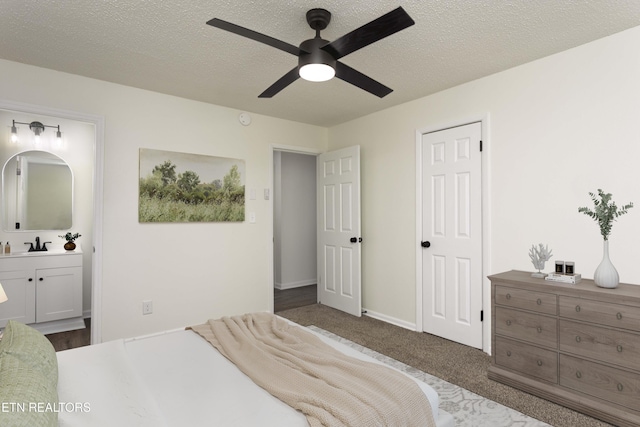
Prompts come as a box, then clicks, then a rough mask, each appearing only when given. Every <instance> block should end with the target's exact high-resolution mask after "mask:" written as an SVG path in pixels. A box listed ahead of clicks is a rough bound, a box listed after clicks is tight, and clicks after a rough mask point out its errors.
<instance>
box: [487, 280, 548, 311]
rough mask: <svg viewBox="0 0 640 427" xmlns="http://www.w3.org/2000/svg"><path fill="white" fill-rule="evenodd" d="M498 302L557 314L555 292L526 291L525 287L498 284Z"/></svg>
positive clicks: (496, 296)
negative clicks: (518, 287)
mask: <svg viewBox="0 0 640 427" xmlns="http://www.w3.org/2000/svg"><path fill="white" fill-rule="evenodd" d="M495 298H496V299H495V302H496V304H500V305H506V306H508V307H513V308H522V309H524V310H530V311H535V312H538V313H544V314H554V315H555V314H557V313H558V309H557V300H556V296H555V295H554V294H548V293H545V292H533V291H526V290H524V289H516V288H509V287H506V286H496V295H495Z"/></svg>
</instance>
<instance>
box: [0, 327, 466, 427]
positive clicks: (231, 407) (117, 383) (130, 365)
mask: <svg viewBox="0 0 640 427" xmlns="http://www.w3.org/2000/svg"><path fill="white" fill-rule="evenodd" d="M287 322H288V321H287ZM289 323H290V322H289ZM13 326H14V329H17V325H15V324H14V325H13ZM25 328H28V327H25ZM7 329H10V328H9V327H8V328H7ZM303 329H305V330H307V331H309V332H310V333H312V334H314V335H315V336H316V337H318V338H319V339H320V340H322V341H323V342H324V343H326V344H328V345H329V346H331V347H332V348H334V349H337V350H338V351H340V352H342V353H344V354H346V355H349V356H352V357H354V358H357V359H360V360H365V361H369V362H373V363H377V364H382V363H381V362H378V361H376V360H374V359H373V358H371V357H369V356H367V355H365V354H363V353H361V352H359V351H357V350H354V349H352V348H350V347H348V346H346V345H344V344H342V343H339V342H337V341H335V340H332V339H330V338H327V337H324V336H322V335H321V334H318V333H316V332H314V331H312V330H309V329H307V328H303ZM28 333H31V332H30V331H28ZM45 340H46V339H45ZM14 341H15V340H14ZM5 344H6V343H5V340H3V341H2V342H0V375H2V372H1V369H2V368H3V367H4V365H5V364H4V363H3V362H2V359H1V358H2V354H3V351H4V350H3V349H2V347H3V345H5ZM36 347H37V346H34V345H33V343H31V344H29V346H28V348H30V349H32V350H33V348H36ZM25 348H26V347H25ZM55 358H56V359H57V396H56V397H57V402H58V404H57V406H55V407H54V409H53V410H51V411H49V412H48V413H47V411H46V408H45V410H44V411H39V410H38V411H26V412H27V413H24V414H22V416H23V417H26V416H32V415H33V416H42V415H56V416H57V422H58V423H59V424H58V425H59V426H70V427H71V426H72V427H75V426H78V427H80V426H83V427H85V426H119V427H128V426H154V427H157V426H193V427H196V426H225V427H227V426H265V427H268V426H274V427H275V426H278V427H287V426H292V427H293V426H308V425H309V422H308V420H307V418H306V417H305V416H304V415H303V414H302V413H301V412H300V411H296V410H294V409H292V408H291V407H290V406H288V405H287V404H285V403H284V402H282V401H281V400H279V399H277V398H275V397H274V396H272V395H271V394H269V393H268V392H267V391H265V390H264V389H262V388H260V387H258V386H257V385H256V384H255V383H254V382H253V381H252V380H251V379H250V378H248V377H247V376H246V375H245V374H243V373H242V372H241V371H240V370H239V369H238V368H237V367H236V366H235V365H234V364H233V363H232V362H231V361H229V360H228V359H227V358H225V357H224V356H222V354H221V353H220V352H219V351H218V350H216V349H215V348H214V347H213V346H212V345H211V344H210V343H209V342H207V341H206V340H205V339H203V338H202V336H200V335H198V334H197V333H196V332H194V331H192V330H174V331H167V332H163V333H159V334H154V335H150V336H144V337H139V338H134V339H126V340H115V341H110V342H106V343H102V344H98V345H93V346H88V347H81V348H77V349H73V350H66V351H62V352H58V353H56V355H55ZM40 362H41V361H40ZM398 372H400V371H398ZM401 374H402V375H406V374H404V373H401ZM409 378H411V379H412V381H415V382H416V383H417V385H418V387H419V389H420V390H421V391H422V392H423V393H424V395H425V396H426V397H427V399H428V403H429V404H430V406H431V412H432V413H433V418H434V420H435V425H437V426H438V427H452V426H454V421H453V418H452V416H451V415H450V414H448V413H446V412H444V411H442V410H439V408H438V403H439V399H438V395H437V393H436V392H435V391H434V390H433V389H432V388H431V387H430V386H428V385H427V384H425V383H423V382H420V381H418V380H416V379H414V378H412V377H409ZM43 381H44V380H43ZM0 389H2V384H0ZM0 398H2V399H10V397H7V396H6V394H5V395H4V396H0ZM30 398H31V399H36V398H34V397H33V396H31V397H30ZM18 400H19V399H18ZM40 400H41V401H43V402H44V401H46V399H40ZM54 400H55V399H50V401H51V402H53V401H54ZM53 403H54V404H55V402H53ZM13 409H14V410H15V409H16V408H13ZM18 409H20V408H18ZM23 412H24V411H23ZM7 415H9V416H11V415H15V411H13V412H12V411H4V410H0V417H3V416H7ZM0 424H2V425H10V424H6V423H5V422H4V421H3V420H2V419H0ZM24 425H47V424H45V423H44V421H41V420H30V421H29V423H28V424H24ZM53 425H56V424H53Z"/></svg>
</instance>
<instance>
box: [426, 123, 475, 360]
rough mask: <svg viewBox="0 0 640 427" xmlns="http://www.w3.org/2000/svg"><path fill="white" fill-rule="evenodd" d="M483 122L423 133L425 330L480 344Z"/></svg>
mask: <svg viewBox="0 0 640 427" xmlns="http://www.w3.org/2000/svg"><path fill="white" fill-rule="evenodd" d="M481 134H482V125H481V123H479V122H478V123H472V124H469V125H465V126H458V127H454V128H449V129H445V130H441V131H438V132H433V133H427V134H424V135H422V169H423V178H422V179H423V182H422V191H423V197H422V203H423V207H422V220H423V225H422V233H423V241H422V247H423V256H422V271H423V273H422V280H423V285H422V286H423V292H422V295H423V313H424V314H423V330H424V331H425V332H428V333H430V334H433V335H438V336H441V337H444V338H447V339H450V340H452V341H456V342H459V343H461V344H465V345H468V346H471V347H476V348H482V323H481V322H482V321H481V311H482V177H481V167H482V161H481V155H480V154H481V153H480V149H481V148H480V138H481Z"/></svg>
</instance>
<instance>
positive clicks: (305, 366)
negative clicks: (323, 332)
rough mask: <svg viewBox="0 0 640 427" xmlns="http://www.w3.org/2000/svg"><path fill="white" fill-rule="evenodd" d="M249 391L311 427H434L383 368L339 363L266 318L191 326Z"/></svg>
mask: <svg viewBox="0 0 640 427" xmlns="http://www.w3.org/2000/svg"><path fill="white" fill-rule="evenodd" d="M191 329H193V330H194V331H195V332H197V333H198V334H200V335H201V336H202V337H203V338H205V339H206V340H207V341H209V342H210V343H211V344H212V345H213V346H214V347H215V348H217V349H218V350H219V351H220V353H222V354H223V355H224V356H225V357H226V358H227V359H229V360H231V361H232V362H233V363H235V364H236V366H237V367H238V368H239V369H240V370H241V371H242V372H244V373H245V374H246V375H247V376H249V377H250V378H251V379H252V380H253V381H254V382H255V383H256V384H257V385H259V386H260V387H262V388H264V389H265V390H267V391H268V392H269V393H271V394H272V395H274V396H275V397H277V398H278V399H280V400H282V401H283V402H285V403H287V404H288V405H289V406H291V407H293V408H294V409H297V410H299V411H302V412H303V413H304V414H305V415H306V417H307V420H308V421H309V425H310V426H312V427H315V426H347V427H355V426H363V427H364V426H366V427H372V426H406V427H410V426H411V427H435V422H434V419H433V414H432V412H431V405H430V404H429V401H428V399H427V398H426V396H425V395H424V393H423V392H422V390H421V389H420V387H419V386H418V385H417V384H416V383H415V382H414V381H413V380H412V379H410V378H408V377H406V376H405V375H404V374H402V373H400V372H397V371H395V370H393V369H391V368H389V367H387V366H382V365H379V364H375V363H369V362H363V361H360V360H358V359H355V358H353V357H350V356H346V355H344V354H343V353H341V352H339V351H338V350H336V349H334V348H333V347H331V346H329V345H327V344H325V343H323V342H322V341H321V340H320V339H319V338H318V337H316V336H314V335H313V334H311V333H310V332H307V331H305V330H303V329H302V328H300V327H297V326H295V325H291V324H289V323H287V322H286V321H284V320H283V319H280V318H278V317H276V316H274V315H272V314H269V313H256V314H246V315H243V316H234V317H224V318H222V319H219V320H209V322H208V323H205V324H203V325H199V326H194V327H192V328H191Z"/></svg>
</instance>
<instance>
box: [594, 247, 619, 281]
mask: <svg viewBox="0 0 640 427" xmlns="http://www.w3.org/2000/svg"><path fill="white" fill-rule="evenodd" d="M593 281H594V282H596V285H598V286H600V287H601V288H615V287H617V286H618V283H619V281H620V276H618V271H617V270H616V268H615V267H614V266H613V264H612V263H611V260H610V259H609V241H608V240H605V241H604V252H603V254H602V261H601V262H600V265H599V266H598V268H596V272H595V273H594V274H593Z"/></svg>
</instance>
